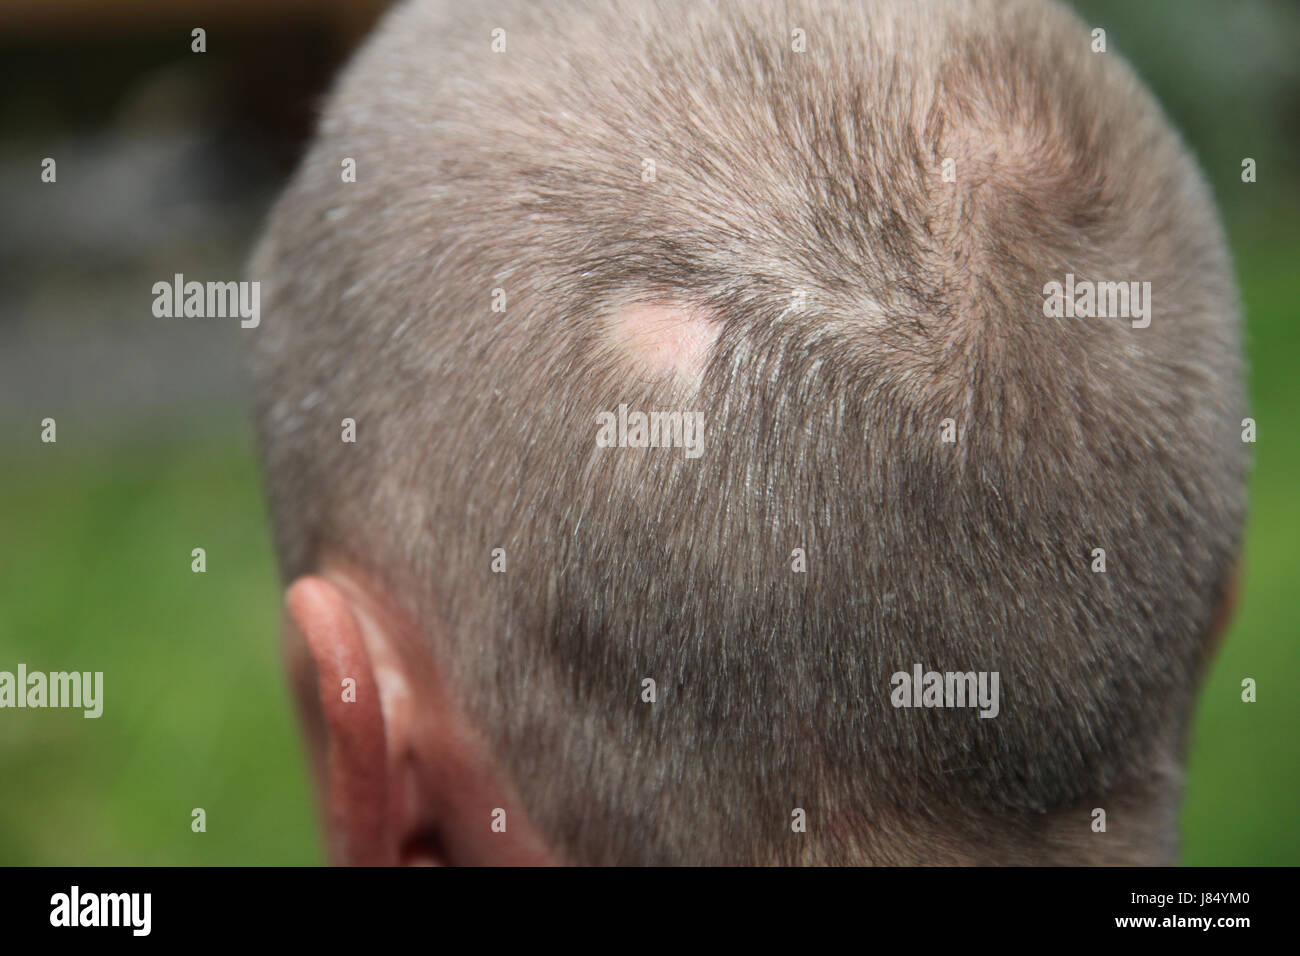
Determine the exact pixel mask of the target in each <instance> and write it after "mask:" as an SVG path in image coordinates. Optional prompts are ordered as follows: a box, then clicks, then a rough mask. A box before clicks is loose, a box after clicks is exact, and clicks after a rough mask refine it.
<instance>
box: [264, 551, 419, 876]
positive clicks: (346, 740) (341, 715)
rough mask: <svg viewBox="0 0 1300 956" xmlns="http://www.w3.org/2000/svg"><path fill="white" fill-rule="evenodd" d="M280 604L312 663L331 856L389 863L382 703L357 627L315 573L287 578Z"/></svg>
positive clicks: (392, 856)
mask: <svg viewBox="0 0 1300 956" xmlns="http://www.w3.org/2000/svg"><path fill="white" fill-rule="evenodd" d="M285 605H286V608H287V610H288V615H289V619H290V621H291V622H292V624H293V626H294V627H295V628H296V630H297V631H298V634H299V635H300V636H301V638H302V641H303V645H304V649H305V651H306V654H305V657H306V658H307V659H309V660H310V662H312V663H314V665H315V671H316V678H315V679H316V685H317V691H318V694H319V701H320V713H321V717H322V718H323V721H324V730H325V738H326V740H325V753H324V754H323V764H324V766H323V774H324V780H323V783H324V799H325V803H326V808H325V812H326V819H327V823H328V829H329V832H330V839H331V842H332V844H333V845H332V848H331V849H332V855H333V857H334V860H335V862H338V863H343V864H350V865H360V866H382V865H385V864H392V863H396V862H398V860H397V852H396V849H395V847H396V843H397V840H396V839H395V833H394V829H395V827H394V820H393V818H392V806H391V803H390V796H391V793H390V778H389V771H390V768H389V755H388V740H387V731H386V728H385V723H384V709H383V701H382V699H381V697H380V689H379V684H378V681H377V680H376V677H375V669H374V667H373V665H372V662H371V659H370V655H369V652H368V651H367V648H366V642H365V637H364V634H363V631H362V624H361V622H360V620H359V619H358V617H357V615H356V614H355V613H354V611H353V609H352V607H351V606H350V604H349V602H348V600H347V599H346V597H345V596H344V595H343V593H342V592H341V591H340V590H339V588H338V587H336V586H335V585H334V584H333V583H331V582H330V581H328V580H326V579H325V578H321V577H303V578H299V579H298V580H297V581H295V582H294V583H293V585H292V586H291V587H290V588H289V590H288V593H287V594H286V596H285ZM295 676H299V675H295Z"/></svg>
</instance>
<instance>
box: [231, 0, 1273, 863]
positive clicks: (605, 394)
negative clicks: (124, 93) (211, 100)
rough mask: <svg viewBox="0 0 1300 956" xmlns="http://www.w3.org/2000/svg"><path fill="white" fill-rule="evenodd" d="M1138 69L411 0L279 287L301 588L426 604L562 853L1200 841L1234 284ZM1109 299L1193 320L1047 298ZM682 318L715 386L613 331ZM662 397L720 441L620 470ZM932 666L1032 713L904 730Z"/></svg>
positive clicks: (287, 539) (1057, 30)
mask: <svg viewBox="0 0 1300 956" xmlns="http://www.w3.org/2000/svg"><path fill="white" fill-rule="evenodd" d="M1094 46H1095V44H1094V43H1093V42H1092V40H1091V38H1090V30H1089V28H1088V27H1086V26H1085V25H1084V24H1083V23H1081V22H1080V21H1079V19H1078V18H1077V17H1076V16H1075V15H1074V14H1073V13H1072V12H1070V11H1069V10H1067V9H1066V8H1064V7H1063V6H1061V5H1059V4H1057V3H1055V2H1048V0H964V2H963V0H953V2H943V0H823V2H817V3H813V2H805V0H780V2H778V0H744V2H741V0H734V2H733V0H716V2H686V0H599V2H598V0H592V2H572V3H562V4H550V3H547V4H534V3H524V2H518V0H488V2H477V3H459V2H456V0H410V2H406V3H403V4H401V5H400V6H398V7H397V8H396V9H394V10H393V11H391V12H390V13H389V14H388V15H387V16H386V18H385V20H384V21H383V22H382V24H381V25H380V27H379V28H378V29H377V31H376V32H375V33H374V35H373V36H372V38H371V39H370V40H369V41H368V42H367V43H366V44H365V46H364V47H363V48H362V49H361V50H360V52H359V53H358V54H357V55H356V56H355V57H354V59H353V60H352V62H351V63H350V64H349V65H348V67H347V68H346V70H345V71H344V72H343V73H342V75H341V77H340V79H339V81H338V82H337V84H336V87H335V89H334V90H333V91H332V93H331V95H330V97H329V99H328V102H327V104H326V105H325V107H324V110H323V115H322V117H321V120H320V123H319V128H318V132H317V134H316V137H315V139H314V141H313V143H312V144H311V146H310V148H309V150H308V152H307V154H306V156H305V159H304V160H303V162H302V164H301V166H300V168H299V169H298V171H297V172H296V174H295V175H294V177H293V178H292V181H291V183H290V184H289V186H288V188H287V190H286V191H285V193H284V195H283V196H282V198H281V199H280V200H279V202H278V204H277V205H276V206H275V208H274V211H273V213H272V215H271V217H270V222H269V226H268V228H267V231H266V234H265V237H264V239H263V240H262V242H261V244H260V246H259V248H258V250H257V251H256V253H255V255H254V257H253V261H252V265H251V269H250V271H251V273H252V275H251V278H253V279H256V280H259V281H261V283H262V295H263V306H264V308H263V315H264V319H263V322H262V325H261V327H260V328H259V329H257V330H256V331H255V332H250V333H248V336H249V339H250V341H251V343H252V346H251V369H252V374H253V379H254V384H255V408H256V411H255V414H256V421H257V428H258V434H259V444H260V448H261V454H262V458H263V463H264V470H265V475H266V484H267V489H268V496H269V501H270V509H271V513H272V517H273V524H274V534H275V542H276V547H277V552H278V556H279V561H280V565H281V568H282V572H283V574H284V575H285V577H286V579H293V578H295V577H297V576H299V575H302V574H305V573H310V572H312V571H314V570H318V569H319V568H321V567H322V566H323V565H324V563H325V562H326V561H327V560H337V561H343V562H347V563H348V564H350V565H352V566H355V567H358V568H361V569H364V570H365V571H366V573H367V574H368V575H370V576H371V577H372V578H373V579H374V580H375V581H377V582H380V583H381V584H382V586H383V587H384V588H385V589H386V591H385V593H386V594H387V595H388V596H389V597H390V598H391V599H392V600H394V601H395V602H398V603H399V605H400V606H402V608H403V609H404V611H405V612H407V613H409V615H410V616H411V617H412V618H413V619H414V620H417V621H420V622H422V626H423V627H425V628H426V629H427V639H428V641H429V642H430V645H431V647H432V649H433V651H434V653H435V657H436V659H437V660H438V662H439V666H441V667H443V668H445V669H446V670H447V672H448V675H449V676H450V678H451V680H452V685H453V686H454V687H455V688H457V693H458V694H459V699H460V702H461V703H462V705H463V706H464V707H465V709H466V710H467V711H468V713H469V714H470V715H471V716H472V718H473V719H474V721H475V722H476V725H477V726H478V727H480V728H481V729H482V731H483V732H484V734H485V736H486V739H488V740H489V741H490V745H491V748H492V751H493V753H494V755H495V757H496V759H498V760H499V761H500V763H501V766H502V767H503V768H504V769H505V770H506V771H507V772H508V774H509V776H510V779H511V780H512V782H513V783H514V785H515V786H516V787H517V789H518V791H519V793H520V795H521V797H522V798H523V801H524V803H525V805H526V806H527V808H528V812H529V814H530V816H531V818H532V819H533V822H534V824H535V825H536V826H537V827H538V828H539V829H540V831H541V832H542V833H543V834H544V835H545V837H546V838H547V839H548V840H550V841H551V844H552V846H554V847H555V848H556V849H557V851H558V852H559V853H560V854H561V856H562V857H563V858H564V859H566V860H569V861H572V862H579V863H591V864H607V863H634V864H664V863H675V864H698V863H734V864H750V863H804V862H825V863H837V862H870V863H905V864H906V863H950V862H978V863H1002V862H1072V861H1073V862H1082V861H1091V860H1100V861H1113V862H1124V861H1153V860H1154V861H1167V860H1169V859H1171V858H1172V856H1173V854H1174V852H1175V847H1176V841H1175V834H1176V811H1177V804H1178V795H1179V791H1180V788H1181V766H1182V763H1183V758H1184V751H1185V747H1186V742H1187V741H1186V738H1187V730H1188V725H1189V721H1190V716H1191V714H1192V711H1193V705H1194V702H1195V694H1196V690H1197V687H1198V685H1199V682H1200V679H1201V677H1202V676H1203V672H1204V668H1205V666H1206V663H1207V660H1208V656H1209V651H1210V648H1209V644H1210V641H1209V637H1210V631H1211V621H1212V618H1213V617H1214V612H1215V608H1216V606H1217V605H1218V603H1219V601H1220V599H1221V598H1222V597H1223V595H1224V593H1225V588H1226V586H1227V585H1226V582H1227V581H1228V579H1229V577H1230V575H1231V572H1232V570H1233V567H1234V565H1235V561H1236V558H1237V555H1238V551H1239V546H1240V538H1241V532H1242V525H1243V521H1244V513H1245V506H1246V494H1245V485H1246V475H1247V471H1248V466H1249V462H1248V455H1247V453H1246V451H1245V446H1244V445H1243V443H1242V440H1241V436H1240V427H1241V419H1242V417H1243V415H1244V414H1245V393H1244V385H1243V380H1244V366H1243V358H1242V347H1241V341H1240V336H1241V333H1240V306H1239V302H1238V298H1237V292H1236V288H1235V284H1234V279H1233V272H1232V265H1231V261H1230V258H1229V254H1228V251H1227V246H1226V242H1225V239H1224V236H1223V231H1222V227H1221V224H1220V222H1219V219H1218V216H1217V213H1216V211H1215V207H1214V203H1213V200H1212V198H1211V195H1210V192H1209V189H1208V186H1207V184H1206V181H1205V179H1204V177H1203V176H1202V174H1201V172H1200V171H1199V169H1198V167H1197V165H1196V163H1195V161H1194V159H1193V158H1192V156H1191V155H1190V152H1189V150H1188V149H1187V148H1186V146H1185V145H1184V144H1183V142H1182V141H1181V139H1180V137H1179V136H1178V134H1177V133H1176V132H1175V131H1174V130H1173V128H1172V126H1171V124H1170V123H1169V121H1168V120H1167V119H1166V117H1165V116H1164V113H1163V112H1162V110H1161V108H1160V106H1159V105H1158V104H1157V102H1156V101H1155V99H1154V98H1153V97H1152V96H1151V94H1150V93H1149V92H1147V90H1146V89H1145V88H1144V87H1143V85H1142V84H1141V83H1140V82H1139V80H1138V78H1137V77H1136V76H1135V74H1134V72H1133V70H1132V69H1131V68H1130V67H1129V66H1128V65H1127V64H1126V63H1125V62H1124V61H1123V60H1122V59H1121V58H1120V56H1119V54H1118V53H1116V52H1113V51H1111V52H1098V51H1094ZM347 159H351V160H353V161H354V162H355V171H356V174H355V181H354V182H345V181H344V177H342V176H341V175H340V169H341V164H342V163H343V162H344V161H345V160H347ZM1067 276H1070V277H1072V278H1073V280H1074V281H1077V282H1088V281H1091V282H1096V283H1101V282H1111V281H1124V282H1128V281H1135V282H1144V283H1146V282H1149V283H1150V286H1149V288H1150V290H1151V291H1150V296H1149V301H1148V303H1147V306H1148V308H1149V316H1150V321H1149V324H1148V325H1146V326H1145V327H1139V323H1136V322H1134V321H1130V320H1129V319H1128V318H1125V317H1115V316H1104V317H1078V316H1061V317H1057V316H1051V315H1048V314H1047V309H1046V308H1045V289H1046V288H1047V287H1048V286H1049V284H1050V283H1052V282H1058V283H1061V282H1065V281H1066V277H1067ZM646 304H650V305H654V304H666V305H667V306H669V307H673V308H681V309H683V310H692V311H694V312H697V313H699V314H702V315H708V316H710V317H712V318H713V320H714V321H715V322H716V324H717V334H716V339H715V340H713V341H711V343H710V344H709V345H708V349H707V354H706V361H704V363H703V365H702V367H701V370H700V373H699V376H698V378H697V379H686V378H683V377H680V376H674V375H671V374H667V375H665V374H657V373H655V374H651V373H649V372H647V373H645V374H642V373H640V372H639V371H638V369H637V368H636V365H635V362H634V361H629V359H628V357H627V355H625V354H624V353H623V352H621V351H620V350H619V349H618V348H617V347H616V346H615V345H614V344H612V343H611V339H610V335H609V329H610V328H611V325H612V324H613V323H616V322H617V317H618V316H619V315H620V314H621V312H623V311H624V310H626V309H628V308H631V307H635V306H639V305H646ZM621 405H626V406H628V407H629V408H632V409H642V410H652V409H656V410H676V411H683V412H687V411H689V412H693V413H699V414H701V415H702V420H703V422H704V423H705V431H704V439H703V449H702V454H701V455H700V456H699V457H696V458H691V457H688V456H686V455H684V454H682V453H681V452H680V450H676V451H674V450H672V449H653V448H651V449H643V448H607V447H600V446H599V445H598V443H597V441H596V434H597V426H596V422H597V416H599V415H600V414H601V413H606V412H617V410H618V409H619V408H620V406H621ZM344 418H351V419H352V420H353V421H354V422H355V423H356V435H357V439H356V442H355V443H349V442H343V441H340V432H339V423H340V421H341V420H342V419H344ZM496 549H501V550H500V551H497V550H496ZM796 549H798V550H797V551H796ZM1099 550H1100V552H1102V553H1103V561H1104V563H1103V565H1102V566H1103V567H1104V571H1098V570H1097V567H1098V565H1097V554H1098V551H1099ZM494 554H496V555H498V556H499V557H500V558H501V560H502V561H503V562H504V568H505V570H504V573H498V572H499V570H500V569H499V568H498V569H497V571H494V569H493V564H494V557H493V556H494ZM795 554H797V555H799V556H801V558H802V560H803V561H804V562H805V563H806V570H804V569H802V568H800V569H796V568H795V565H796V564H797V561H794V560H792V555H795ZM918 663H919V664H921V665H923V666H924V668H925V669H926V670H933V671H938V672H960V673H967V672H972V671H973V672H990V673H991V672H996V673H998V674H999V675H1000V687H1001V695H1002V699H1001V707H1000V712H999V713H998V714H997V716H996V717H992V718H985V717H981V716H980V715H979V713H978V712H977V710H975V709H972V708H960V707H959V708H942V707H940V708H929V707H922V708H900V707H897V706H895V705H894V704H893V703H892V702H891V689H892V688H891V678H892V675H894V674H896V673H897V672H911V670H912V668H913V666H914V665H915V664H918ZM647 680H651V681H653V682H654V688H655V694H654V698H655V699H654V702H653V703H651V702H648V701H647V700H646V699H645V698H646V696H647V695H646V694H645V693H644V688H645V687H647V686H649V685H647V684H646V683H645V682H646V681H647ZM1094 807H1105V808H1107V809H1108V811H1109V812H1111V814H1112V820H1111V824H1110V827H1109V829H1110V831H1111V833H1110V834H1108V835H1107V834H1097V833H1093V832H1091V831H1090V827H1089V824H1090V822H1091V817H1090V813H1091V811H1092V809H1093V808H1094ZM798 811H802V812H803V819H804V820H806V827H805V829H804V831H803V832H801V831H800V828H798V827H795V826H792V823H791V821H792V818H797V817H798Z"/></svg>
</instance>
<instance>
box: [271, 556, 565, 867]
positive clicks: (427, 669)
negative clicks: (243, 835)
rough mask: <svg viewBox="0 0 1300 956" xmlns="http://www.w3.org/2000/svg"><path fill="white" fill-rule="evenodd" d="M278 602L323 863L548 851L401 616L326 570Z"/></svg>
mask: <svg viewBox="0 0 1300 956" xmlns="http://www.w3.org/2000/svg"><path fill="white" fill-rule="evenodd" d="M285 606H286V610H287V618H288V620H287V621H286V634H285V638H286V651H287V655H288V663H289V669H290V674H291V677H292V680H293V684H294V687H295V689H296V691H297V696H298V704H299V710H300V712H301V714H302V718H303V725H304V731H305V733H306V738H307V743H308V749H309V750H310V752H311V753H312V756H313V758H314V759H313V763H314V766H315V770H316V778H317V784H318V792H319V793H320V795H321V798H322V802H323V804H324V806H323V810H324V818H325V824H326V829H327V831H328V834H329V842H330V851H331V858H332V860H333V861H334V862H335V863H339V864H345V865H361V866H386V865H396V864H435V865H436V864H469V865H483V864H497V863H504V864H513V865H538V864H545V863H549V862H552V854H551V852H550V850H549V849H548V848H547V846H546V844H545V841H544V840H543V839H542V838H541V837H540V835H539V834H538V833H537V831H536V830H534V829H533V827H532V826H531V824H530V822H529V820H528V816H527V813H526V812H525V811H524V808H523V806H522V805H521V802H520V800H519V798H518V795H517V794H516V793H515V791H514V789H513V787H512V785H511V783H510V781H509V780H508V779H506V778H505V776H504V774H503V773H502V771H501V768H499V767H498V766H496V764H495V762H494V761H493V760H492V759H491V756H490V752H489V748H488V747H487V745H486V744H485V742H484V740H483V738H482V736H481V735H480V734H478V733H477V732H476V730H475V728H474V727H473V726H471V725H470V723H469V722H468V721H467V720H466V718H465V716H464V715H463V713H462V712H461V711H460V709H459V708H458V707H457V705H456V701H455V699H454V694H452V692H451V689H450V688H449V687H448V685H447V683H446V681H445V680H444V679H443V675H441V674H440V673H439V668H438V666H437V662H436V661H435V660H434V658H433V654H432V652H431V651H430V650H429V649H428V648H427V647H426V646H425V642H424V641H423V640H422V639H420V637H419V635H416V634H414V633H413V628H412V627H411V626H410V625H409V623H406V622H405V621H404V619H403V618H401V616H400V615H398V614H396V613H395V612H393V611H392V610H391V608H389V607H388V605H387V604H386V603H385V602H384V601H382V600H378V599H377V597H376V595H374V594H373V593H371V592H370V591H369V590H368V589H367V588H366V587H365V586H364V585H363V584H362V583H360V582H359V581H358V580H357V579H356V578H355V576H353V575H350V574H347V573H344V572H341V571H335V570H330V571H326V572H325V573H324V574H322V575H320V576H315V575H313V576H308V577H303V578H299V579H298V580H297V581H295V582H294V583H293V585H292V586H291V587H290V588H289V590H288V593H287V594H286V596H285Z"/></svg>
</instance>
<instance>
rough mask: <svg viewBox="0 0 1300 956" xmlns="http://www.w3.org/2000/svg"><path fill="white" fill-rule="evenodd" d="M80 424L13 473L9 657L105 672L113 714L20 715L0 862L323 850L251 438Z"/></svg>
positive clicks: (6, 725) (2, 565)
mask: <svg viewBox="0 0 1300 956" xmlns="http://www.w3.org/2000/svg"><path fill="white" fill-rule="evenodd" d="M60 427H61V429H62V428H63V425H62V423H61V425H60ZM70 431H71V430H70V429H69V430H64V431H61V433H60V440H59V442H58V444H57V445H51V446H43V447H40V451H39V453H37V454H36V455H34V456H33V455H30V454H29V455H26V456H24V457H23V458H22V459H21V460H19V461H9V462H6V463H5V467H4V470H3V472H2V474H3V476H4V477H3V481H2V483H0V493H2V494H3V496H4V500H5V501H6V502H7V503H8V505H9V507H7V508H6V511H7V512H8V515H7V518H6V521H5V525H6V527H5V529H4V534H5V537H6V538H7V540H8V541H9V542H11V543H12V544H14V545H17V547H13V548H7V549H5V550H4V552H3V556H0V608H2V609H3V612H2V613H0V662H3V663H0V669H6V670H13V669H14V668H15V667H16V665H17V664H18V663H19V662H23V663H25V664H27V666H28V668H29V670H47V671H48V670H64V669H76V670H82V671H87V670H89V671H96V670H99V671H103V672H104V699H105V705H104V713H103V716H102V717H100V718H98V719H86V718H84V717H83V716H82V714H81V712H80V711H68V710H43V711H28V710H7V711H5V712H4V714H3V719H0V768H3V772H0V863H6V864H197V863H209V864H237V863H244V864H250V863H286V864H311V863H318V862H320V853H319V851H318V849H317V841H316V834H315V820H314V816H313V810H312V807H311V804H310V802H309V795H308V791H307V784H306V772H305V767H304V764H303V759H302V757H301V755H300V753H299V747H298V742H297V737H296V734H297V729H296V727H295V725H294V723H293V717H292V714H291V710H290V707H289V703H288V698H287V693H286V689H285V685H284V681H283V676H282V669H281V665H280V658H279V636H278V615H279V606H278V600H279V599H278V594H277V588H276V577H275V572H274V569H273V565H272V561H271V555H270V551H269V542H268V540H267V535H266V531H265V529H264V526H263V520H262V508H261V502H260V498H259V490H258V485H257V476H256V473H255V469H254V464H253V460H252V455H251V453H250V451H249V449H248V447H247V445H246V443H245V442H244V441H242V440H241V439H240V438H239V437H237V436H236V437H228V436H227V435H225V434H218V435H215V436H214V435H212V434H204V435H202V436H200V437H195V438H192V439H183V438H172V439H169V440H167V441H165V442H162V443H158V444H135V443H128V444H124V445H122V446H119V447H110V448H107V449H101V450H98V451H88V452H84V453H81V452H78V451H77V450H76V447H75V445H76V443H75V441H73V440H71V435H70ZM38 447H39V446H38ZM195 547H203V548H205V549H206V550H207V571H206V573H203V574H196V573H194V572H193V571H191V568H190V562H191V558H190V552H191V550H192V549H193V548H195ZM195 807H202V808H203V809H204V810H205V811H206V813H207V832H205V833H193V832H192V831H191V829H190V824H191V811H192V810H193V809H194V808H195Z"/></svg>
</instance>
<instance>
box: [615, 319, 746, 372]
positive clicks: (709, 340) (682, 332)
mask: <svg viewBox="0 0 1300 956" xmlns="http://www.w3.org/2000/svg"><path fill="white" fill-rule="evenodd" d="M721 331H722V321H721V319H720V318H719V317H718V316H716V315H715V314H714V313H712V312H710V311H708V310H706V309H701V308H696V307H693V306H687V305H681V304H673V303H645V302H639V303H631V304H628V305H625V306H623V307H621V308H619V309H618V310H616V311H615V312H614V313H613V314H612V315H611V316H610V317H609V319H608V325H607V327H606V334H607V335H608V336H609V340H610V342H611V344H613V345H614V346H615V348H616V349H617V350H618V351H619V352H621V353H622V354H623V355H624V356H625V357H626V359H627V360H628V361H629V362H630V363H631V364H632V369H633V371H634V372H637V373H639V374H640V377H641V378H643V379H651V380H654V379H663V378H667V377H670V376H671V377H673V378H675V379H676V380H677V381H678V382H680V383H682V384H684V385H698V384H699V382H700V377H701V376H702V375H703V374H704V369H705V368H706V367H707V366H708V364H709V356H710V355H711V354H712V352H713V346H714V344H715V343H716V342H717V340H718V334H719V333H720V332H721Z"/></svg>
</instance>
